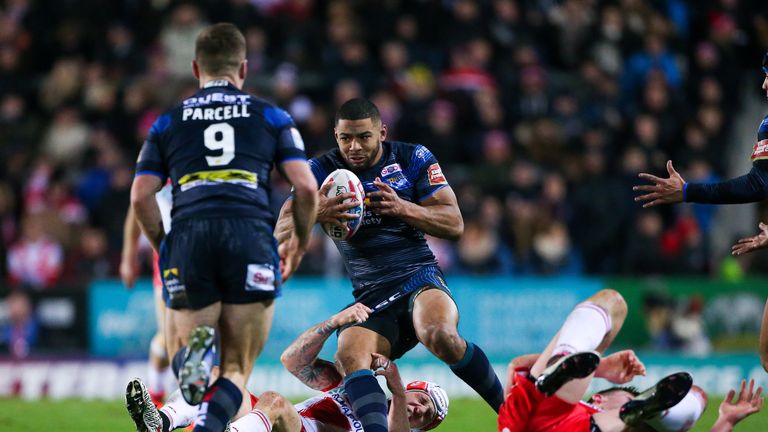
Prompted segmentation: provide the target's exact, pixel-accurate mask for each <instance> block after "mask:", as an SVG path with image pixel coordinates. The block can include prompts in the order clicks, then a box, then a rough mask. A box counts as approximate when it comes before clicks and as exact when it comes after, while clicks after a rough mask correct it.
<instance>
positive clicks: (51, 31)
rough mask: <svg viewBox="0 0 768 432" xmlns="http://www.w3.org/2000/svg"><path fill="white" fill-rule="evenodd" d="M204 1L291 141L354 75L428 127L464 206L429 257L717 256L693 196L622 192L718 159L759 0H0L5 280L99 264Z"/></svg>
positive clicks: (320, 118) (764, 30)
mask: <svg viewBox="0 0 768 432" xmlns="http://www.w3.org/2000/svg"><path fill="white" fill-rule="evenodd" d="M220 21H230V22H233V23H235V24H236V25H237V26H239V27H240V28H241V29H242V31H243V32H244V34H245V36H246V38H247V44H248V53H247V57H248V68H249V75H248V80H247V82H246V89H247V90H248V91H250V92H252V93H254V94H256V95H258V96H262V97H264V98H267V99H270V100H272V101H274V102H276V103H277V104H278V105H280V106H281V107H283V108H285V109H286V110H288V111H289V112H290V113H291V115H292V116H293V118H294V120H295V121H296V123H297V124H298V126H299V129H300V130H301V132H302V134H303V137H304V140H305V143H306V145H307V152H308V155H309V156H313V155H317V154H318V153H320V152H322V151H325V150H327V149H330V148H333V147H334V146H335V145H336V144H335V142H334V139H333V129H332V128H333V116H334V111H335V109H336V107H337V106H339V105H340V104H341V103H343V102H344V101H346V100H347V99H349V98H352V97H357V96H364V97H368V98H370V99H371V100H372V101H373V102H374V103H376V104H377V105H378V107H379V109H380V110H381V113H382V117H383V120H384V122H385V123H386V125H387V126H388V130H389V137H390V138H391V139H394V140H401V141H407V142H416V143H421V144H424V145H426V146H427V147H428V148H430V149H431V150H432V152H433V153H434V154H435V155H436V156H437V158H438V160H439V161H440V162H441V165H442V166H443V170H444V172H445V173H446V175H447V178H448V180H449V182H450V183H451V185H452V186H453V188H454V189H455V191H456V194H457V196H458V200H459V204H460V206H461V209H462V213H463V215H464V220H465V232H464V235H463V236H462V238H461V240H459V241H458V242H456V243H451V242H446V241H442V240H438V239H430V243H431V245H432V247H433V250H434V251H435V253H436V255H437V256H438V259H439V261H440V263H441V264H442V266H443V269H444V270H445V271H446V273H448V274H471V275H561V274H630V275H640V274H642V275H646V274H658V273H662V274H701V273H707V272H713V271H715V270H714V269H716V268H717V267H718V265H719V262H718V260H719V257H722V255H723V254H716V253H712V251H710V250H709V248H708V233H709V230H710V228H711V225H712V220H713V217H714V214H715V212H716V211H717V209H716V208H715V207H712V206H681V207H677V208H674V209H662V210H661V211H650V210H642V209H641V208H640V207H639V206H638V205H637V204H635V203H634V202H633V196H634V193H633V192H632V190H631V186H632V185H633V184H635V183H636V182H637V178H636V175H637V173H638V172H642V171H646V172H653V173H658V174H661V173H664V172H665V171H664V163H665V162H666V160H667V159H669V158H671V159H673V160H674V161H676V163H677V168H678V170H679V171H681V173H682V174H683V176H684V177H685V178H686V179H687V180H689V181H715V180H718V179H720V178H723V177H725V176H727V174H728V173H726V168H727V167H726V166H724V164H725V161H726V160H727V155H728V151H729V145H730V144H729V140H730V138H731V132H732V131H731V129H730V125H731V124H732V119H733V117H734V115H735V114H737V113H738V112H739V109H740V106H741V104H742V100H743V98H744V88H745V86H744V85H743V84H744V80H745V79H747V80H754V82H755V84H754V88H755V91H757V90H758V89H759V79H760V69H759V62H760V58H761V55H762V52H764V51H765V49H766V48H767V47H768V2H765V1H763V0H708V1H694V0H655V1H654V0H617V1H598V0H485V1H482V0H442V1H441V0H400V1H398V0H377V1H374V0H370V1H365V0H331V1H320V0H317V1H314V0H227V1H213V0H208V1H197V2H176V1H169V0H121V1H117V0H115V1H109V2H104V1H98V0H49V1H32V0H0V275H1V277H2V280H4V281H5V282H6V283H7V284H8V285H10V286H21V287H27V288H29V289H33V290H41V289H47V288H51V287H54V286H70V287H73V286H74V287H84V286H86V285H87V283H88V282H89V281H90V280H92V279H94V278H103V277H116V276H117V270H118V265H119V258H120V250H121V244H122V228H123V221H124V217H125V213H126V210H127V208H128V205H129V191H130V185H131V181H132V176H133V169H134V163H135V162H134V161H135V159H136V156H137V154H138V150H139V148H140V146H141V144H142V140H143V138H144V137H145V136H146V133H147V131H148V128H149V126H150V125H151V124H152V122H153V121H154V119H155V118H156V117H157V116H158V115H159V114H160V113H161V112H162V111H163V110H164V109H166V108H167V107H168V106H170V105H171V104H173V103H174V102H175V101H178V100H179V99H180V98H182V97H185V96H187V95H189V94H191V93H192V92H194V91H195V90H196V88H197V83H196V81H195V80H194V78H193V77H192V73H191V67H190V60H191V59H192V57H193V55H194V53H193V49H194V43H195V37H196V35H197V33H198V32H199V31H200V30H201V29H202V28H203V27H204V26H205V25H206V24H209V23H215V22H220ZM756 127H757V125H755V128H756ZM747 156H748V155H746V154H745V155H743V157H745V158H746V157H747ZM273 181H274V183H275V187H274V194H273V199H274V202H275V207H276V208H279V206H280V205H281V204H282V200H283V199H284V198H285V197H286V195H287V194H288V187H287V185H286V184H285V183H284V182H283V181H282V180H281V179H280V178H279V175H276V174H275V175H274V176H273ZM751 232H752V227H748V228H745V234H746V233H751ZM334 249H335V248H334V247H333V245H332V244H331V243H330V240H328V239H327V238H326V237H325V236H323V235H322V234H318V235H315V236H314V241H313V243H312V246H311V250H310V252H309V253H308V255H307V256H306V257H305V259H304V262H303V264H302V268H301V272H302V273H305V274H315V275H318V274H342V273H343V267H342V266H341V264H340V262H339V259H338V255H337V254H336V252H335V251H334ZM147 256H149V255H148V254H147ZM147 262H148V264H147V266H146V270H147V272H148V271H149V268H150V266H149V259H148V260H147Z"/></svg>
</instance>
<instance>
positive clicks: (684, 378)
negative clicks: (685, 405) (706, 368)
mask: <svg viewBox="0 0 768 432" xmlns="http://www.w3.org/2000/svg"><path fill="white" fill-rule="evenodd" d="M691 385H693V378H691V375H690V374H689V373H688V372H678V373H674V374H672V375H668V376H666V377H664V378H662V379H661V381H659V382H658V383H656V385H655V386H653V387H651V388H649V389H648V390H645V391H644V392H642V393H640V394H639V395H637V396H635V398H634V399H632V400H631V401H629V402H627V403H625V404H624V405H622V407H621V410H619V418H621V421H623V422H624V424H626V425H627V426H636V425H638V424H640V423H642V422H643V421H645V420H648V419H650V418H651V417H653V416H655V415H657V414H660V413H661V412H663V411H665V410H668V409H670V408H672V407H673V406H675V405H677V404H678V403H680V401H681V400H683V398H684V397H685V395H686V394H688V391H690V390H691Z"/></svg>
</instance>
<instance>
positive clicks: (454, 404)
mask: <svg viewBox="0 0 768 432" xmlns="http://www.w3.org/2000/svg"><path fill="white" fill-rule="evenodd" d="M720 402H721V399H720V398H715V397H713V398H710V401H709V406H708V407H707V410H706V412H705V413H704V416H703V417H702V419H701V420H700V421H699V423H698V425H697V426H696V427H695V428H694V429H693V431H708V430H709V426H711V425H712V423H713V422H714V421H715V419H716V418H717V407H718V406H719V405H720ZM133 430H134V429H133V423H132V422H131V420H130V418H129V417H128V414H127V413H126V412H125V408H124V407H123V404H122V402H117V401H116V402H95V401H80V400H71V399H70V400H65V401H36V402H25V401H22V400H18V399H0V431H4V432H15V431H19V432H29V431H35V432H48V431H51V432H52V431H56V432H91V431H93V432H102V431H109V432H123V431H124V432H129V431H133ZM437 430H438V431H441V432H475V431H480V432H484V431H487V432H493V431H496V417H495V415H494V413H493V411H491V409H490V408H488V407H487V406H486V405H485V403H484V402H482V401H480V400H477V399H455V400H451V407H450V411H449V415H448V418H447V419H446V420H445V423H443V425H442V426H441V427H439V428H438V429H437ZM736 430H737V431H768V412H760V413H757V414H755V415H753V416H752V417H750V418H748V419H747V420H745V421H744V422H742V423H741V424H739V425H738V426H737V427H736Z"/></svg>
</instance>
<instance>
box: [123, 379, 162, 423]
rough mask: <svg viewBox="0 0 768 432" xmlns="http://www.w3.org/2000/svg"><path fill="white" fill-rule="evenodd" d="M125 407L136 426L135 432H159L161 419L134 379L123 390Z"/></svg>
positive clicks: (147, 395) (143, 387) (142, 384)
mask: <svg viewBox="0 0 768 432" xmlns="http://www.w3.org/2000/svg"><path fill="white" fill-rule="evenodd" d="M125 407H126V408H127V409H128V414H130V415H131V419H133V423H134V424H136V432H160V431H162V429H163V419H162V418H161V417H160V412H159V411H158V410H157V407H156V406H155V404H154V403H152V397H151V396H150V395H149V392H148V391H147V388H146V387H145V386H144V383H143V382H141V380H140V379H138V378H134V379H132V380H131V381H130V382H129V383H128V387H127V388H126V389H125Z"/></svg>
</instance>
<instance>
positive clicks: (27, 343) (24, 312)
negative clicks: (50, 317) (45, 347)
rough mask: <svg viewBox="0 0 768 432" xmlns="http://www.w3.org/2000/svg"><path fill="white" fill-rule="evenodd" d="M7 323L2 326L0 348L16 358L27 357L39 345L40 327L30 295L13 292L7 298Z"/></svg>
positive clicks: (0, 328)
mask: <svg viewBox="0 0 768 432" xmlns="http://www.w3.org/2000/svg"><path fill="white" fill-rule="evenodd" d="M5 308H6V311H7V314H8V315H7V321H6V322H5V323H3V325H2V326H0V346H2V347H4V348H5V350H7V352H8V353H9V354H10V355H11V356H12V357H14V358H17V359H20V358H24V357H27V356H28V355H29V353H30V351H31V350H32V349H33V348H34V346H35V344H37V339H38V334H39V332H40V325H39V323H38V320H37V317H36V316H35V312H34V310H33V309H32V301H31V300H30V298H29V295H27V294H26V293H24V292H23V291H18V290H16V291H12V292H11V293H10V294H9V295H8V297H6V298H5Z"/></svg>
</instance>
